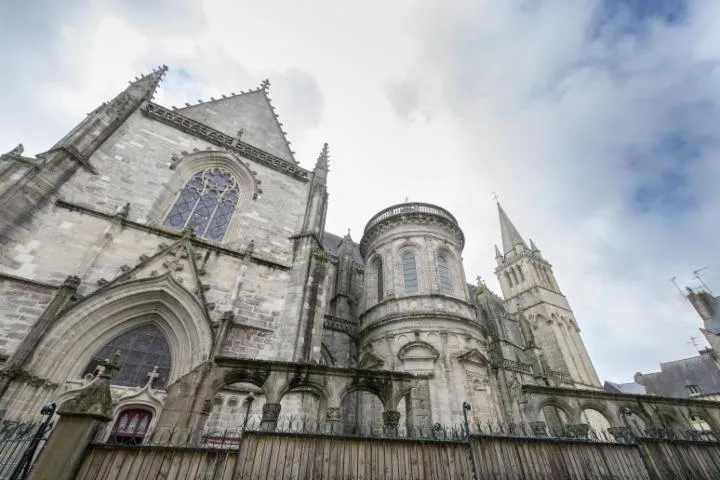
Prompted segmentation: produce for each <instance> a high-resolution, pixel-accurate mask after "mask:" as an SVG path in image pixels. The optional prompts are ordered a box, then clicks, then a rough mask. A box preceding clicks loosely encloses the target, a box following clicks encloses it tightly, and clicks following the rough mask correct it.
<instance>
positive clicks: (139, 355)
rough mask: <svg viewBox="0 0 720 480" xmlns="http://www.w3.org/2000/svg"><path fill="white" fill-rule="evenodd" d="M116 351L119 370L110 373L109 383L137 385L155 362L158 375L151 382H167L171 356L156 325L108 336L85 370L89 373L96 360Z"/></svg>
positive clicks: (162, 383)
mask: <svg viewBox="0 0 720 480" xmlns="http://www.w3.org/2000/svg"><path fill="white" fill-rule="evenodd" d="M118 351H119V352H120V361H121V366H120V370H118V371H117V372H115V373H114V374H113V376H112V380H111V382H112V384H113V385H122V386H126V387H139V386H142V385H145V383H147V381H148V373H149V372H150V371H152V369H153V368H154V367H155V366H157V367H158V373H159V374H160V376H159V377H157V379H156V380H155V383H154V386H155V387H157V388H163V387H165V386H166V385H167V381H168V378H169V375H170V367H171V366H172V360H171V356H170V345H168V342H167V340H166V339H165V336H164V335H163V333H162V332H161V331H160V329H159V328H158V327H156V326H155V325H154V324H152V323H149V324H145V325H142V326H140V327H136V328H133V329H132V330H130V331H127V332H125V333H122V334H120V335H118V336H117V337H115V338H113V339H112V340H110V342H109V343H108V344H107V345H105V346H104V347H103V348H101V349H100V351H99V352H98V353H97V354H95V355H94V357H93V360H92V361H91V362H90V364H89V365H88V366H87V368H86V369H85V374H87V373H92V372H93V371H94V370H95V368H96V366H97V364H98V362H99V361H101V360H104V359H106V358H110V357H111V356H112V354H113V353H115V352H118Z"/></svg>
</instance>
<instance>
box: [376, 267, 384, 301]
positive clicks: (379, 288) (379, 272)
mask: <svg viewBox="0 0 720 480" xmlns="http://www.w3.org/2000/svg"><path fill="white" fill-rule="evenodd" d="M375 264H376V269H377V299H378V302H379V301H380V300H382V299H383V296H384V293H385V292H384V290H383V288H384V283H385V280H384V278H383V265H382V260H380V259H379V258H378V259H377V260H375Z"/></svg>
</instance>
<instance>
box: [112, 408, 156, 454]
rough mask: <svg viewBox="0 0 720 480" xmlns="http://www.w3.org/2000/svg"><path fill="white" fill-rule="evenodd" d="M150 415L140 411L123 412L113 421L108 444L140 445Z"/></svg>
mask: <svg viewBox="0 0 720 480" xmlns="http://www.w3.org/2000/svg"><path fill="white" fill-rule="evenodd" d="M150 420H152V413H150V412H149V411H147V410H142V409H128V410H123V411H122V412H120V415H118V417H117V420H115V425H113V429H112V432H111V433H110V442H112V443H122V444H125V445H140V444H141V443H142V441H143V439H144V438H145V435H146V434H147V431H148V427H149V426H150Z"/></svg>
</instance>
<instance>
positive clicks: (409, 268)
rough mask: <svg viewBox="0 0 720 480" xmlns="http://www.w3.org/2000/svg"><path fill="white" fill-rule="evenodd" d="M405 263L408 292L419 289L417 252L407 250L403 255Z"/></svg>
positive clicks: (404, 279)
mask: <svg viewBox="0 0 720 480" xmlns="http://www.w3.org/2000/svg"><path fill="white" fill-rule="evenodd" d="M402 264H403V282H404V284H405V291H406V292H408V293H412V292H417V291H418V275H417V267H416V265H415V254H414V253H412V252H405V253H403V256H402Z"/></svg>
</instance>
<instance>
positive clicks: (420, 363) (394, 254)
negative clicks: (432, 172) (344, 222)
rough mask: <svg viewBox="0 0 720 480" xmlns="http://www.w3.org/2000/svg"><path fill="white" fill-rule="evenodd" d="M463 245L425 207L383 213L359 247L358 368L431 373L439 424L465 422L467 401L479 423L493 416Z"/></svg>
mask: <svg viewBox="0 0 720 480" xmlns="http://www.w3.org/2000/svg"><path fill="white" fill-rule="evenodd" d="M464 245H465V237H464V235H463V232H462V230H461V229H460V226H459V225H458V222H457V220H455V217H453V216H452V215H451V214H450V213H449V212H448V211H447V210H445V209H443V208H440V207H437V206H435V205H430V204H426V203H404V204H400V205H395V206H392V207H389V208H386V209H385V210H383V211H381V212H379V213H378V214H377V215H375V216H374V217H372V218H371V219H370V221H369V222H368V223H367V225H366V226H365V231H364V233H363V237H362V240H361V241H360V251H361V253H362V255H363V258H364V259H365V280H364V282H365V285H364V286H365V289H364V295H363V298H362V301H361V304H360V338H359V344H360V355H359V358H360V365H359V366H360V367H361V368H377V369H382V370H399V371H406V372H410V373H422V374H432V379H431V381H430V402H431V405H430V416H431V420H432V422H433V423H435V422H440V423H444V424H452V423H459V422H461V421H462V418H463V412H462V404H463V402H464V401H468V402H470V403H471V405H472V406H473V414H475V415H477V416H478V417H479V418H480V417H483V418H488V417H489V416H490V415H491V414H492V413H493V411H494V409H493V408H492V403H493V400H492V395H491V388H490V378H489V368H488V367H489V365H488V363H487V341H486V338H485V334H484V333H483V332H484V330H483V328H481V324H480V323H479V322H478V318H477V312H476V309H475V306H474V305H473V304H472V303H471V302H470V298H469V295H470V294H469V291H468V285H467V282H466V280H465V272H464V269H463V266H462V250H463V247H464ZM475 415H474V416H475Z"/></svg>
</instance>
